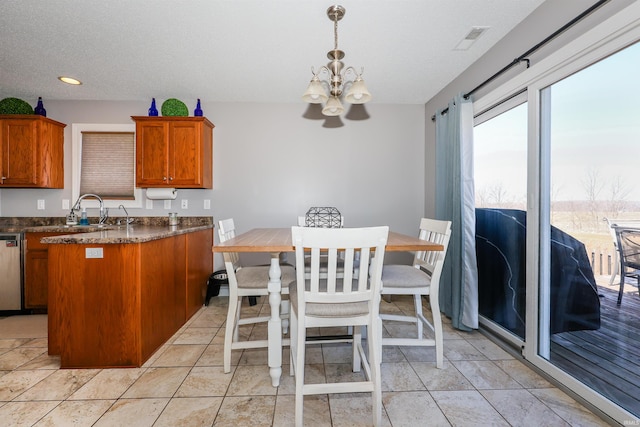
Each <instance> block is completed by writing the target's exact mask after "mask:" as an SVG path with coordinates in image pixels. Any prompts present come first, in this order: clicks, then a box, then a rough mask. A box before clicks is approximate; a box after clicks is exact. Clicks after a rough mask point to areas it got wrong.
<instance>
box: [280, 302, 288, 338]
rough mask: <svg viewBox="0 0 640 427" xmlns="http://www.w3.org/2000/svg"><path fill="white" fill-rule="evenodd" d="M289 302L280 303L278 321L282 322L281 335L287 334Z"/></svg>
mask: <svg viewBox="0 0 640 427" xmlns="http://www.w3.org/2000/svg"><path fill="white" fill-rule="evenodd" d="M289 316H290V314H289V301H288V300H282V301H280V319H281V321H282V335H286V334H287V332H289Z"/></svg>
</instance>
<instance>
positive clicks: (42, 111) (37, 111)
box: [33, 96, 47, 117]
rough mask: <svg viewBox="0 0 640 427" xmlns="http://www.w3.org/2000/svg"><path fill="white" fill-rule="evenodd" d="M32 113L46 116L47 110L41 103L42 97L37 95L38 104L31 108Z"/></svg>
mask: <svg viewBox="0 0 640 427" xmlns="http://www.w3.org/2000/svg"><path fill="white" fill-rule="evenodd" d="M33 113H34V114H37V115H39V116H44V117H47V110H45V109H44V105H42V97H41V96H39V97H38V105H36V108H34V109H33Z"/></svg>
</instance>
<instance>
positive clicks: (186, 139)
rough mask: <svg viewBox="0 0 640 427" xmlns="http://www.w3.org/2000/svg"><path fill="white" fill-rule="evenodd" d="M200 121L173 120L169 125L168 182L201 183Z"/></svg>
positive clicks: (181, 184)
mask: <svg viewBox="0 0 640 427" xmlns="http://www.w3.org/2000/svg"><path fill="white" fill-rule="evenodd" d="M200 129H201V124H200V123H190V122H174V123H171V124H170V125H169V155H170V159H171V162H170V164H169V184H171V185H175V186H194V187H198V186H200V185H202V165H201V163H202V162H201V160H200V159H201V156H202V154H201V152H200V146H201V136H200Z"/></svg>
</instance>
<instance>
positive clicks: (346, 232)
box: [290, 226, 389, 426]
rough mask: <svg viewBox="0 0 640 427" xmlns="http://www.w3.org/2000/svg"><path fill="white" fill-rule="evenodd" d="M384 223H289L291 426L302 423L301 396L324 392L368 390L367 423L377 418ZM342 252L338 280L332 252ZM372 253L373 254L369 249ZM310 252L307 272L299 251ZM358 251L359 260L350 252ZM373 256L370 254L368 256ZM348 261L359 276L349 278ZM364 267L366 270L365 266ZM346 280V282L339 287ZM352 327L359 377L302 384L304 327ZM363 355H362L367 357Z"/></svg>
mask: <svg viewBox="0 0 640 427" xmlns="http://www.w3.org/2000/svg"><path fill="white" fill-rule="evenodd" d="M388 234H389V227H386V226H385V227H368V228H313V227H292V229H291V236H292V242H293V245H294V247H295V254H296V266H297V269H296V281H295V282H294V283H292V284H291V286H290V299H291V341H290V346H291V364H290V374H291V375H295V425H296V426H302V425H303V407H304V396H306V395H314V394H328V393H357V392H370V393H371V397H372V409H373V425H375V426H378V425H380V423H381V419H382V391H381V379H380V359H381V356H382V346H381V341H380V340H381V338H382V324H381V321H380V316H379V310H380V284H381V277H382V263H383V261H384V253H385V246H386V243H387V239H388ZM339 251H343V252H344V266H345V268H344V276H343V277H342V278H338V274H337V272H338V258H339V256H338V252H339ZM372 251H373V253H372ZM307 252H309V253H310V254H311V275H310V277H309V278H307V277H306V275H305V273H304V258H305V253H307ZM358 252H360V253H361V255H360V258H359V260H357V259H356V254H357V253H358ZM322 256H326V257H327V276H326V278H324V279H323V278H321V273H320V258H321V257H322ZM371 257H373V258H371ZM354 263H359V264H360V266H362V268H361V270H362V272H366V274H360V276H359V278H355V277H354V276H353V270H354ZM369 264H370V268H367V266H369ZM345 284H346V285H345ZM339 326H347V327H349V326H353V327H354V329H353V340H352V341H351V342H352V357H351V359H352V360H351V362H352V370H353V372H360V368H361V366H362V367H363V368H364V376H363V380H362V381H352V382H341V383H320V384H315V383H314V384H311V383H305V365H304V362H305V353H306V346H307V345H311V344H317V343H318V342H322V341H315V340H314V341H309V340H307V338H306V334H307V329H308V328H334V327H339ZM363 327H366V328H367V331H368V334H367V344H368V352H367V353H365V351H364V348H363V346H362V328H363ZM367 355H368V358H367Z"/></svg>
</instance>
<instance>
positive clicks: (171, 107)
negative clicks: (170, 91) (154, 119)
mask: <svg viewBox="0 0 640 427" xmlns="http://www.w3.org/2000/svg"><path fill="white" fill-rule="evenodd" d="M160 110H161V111H162V115H163V116H188V115H189V109H188V108H187V106H186V105H185V104H184V102H182V101H180V100H179V99H175V98H169V99H167V100H166V101H164V102H163V103H162V108H161V109H160Z"/></svg>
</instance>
